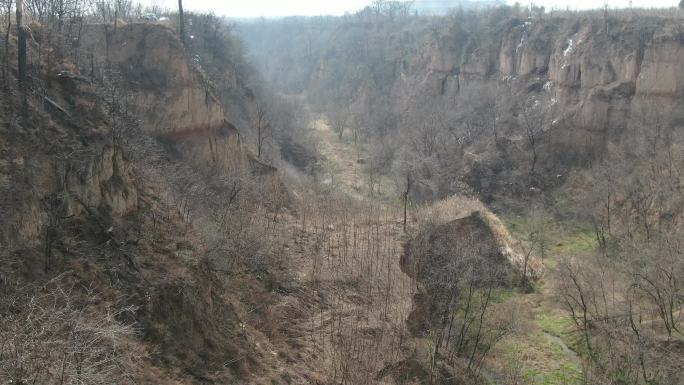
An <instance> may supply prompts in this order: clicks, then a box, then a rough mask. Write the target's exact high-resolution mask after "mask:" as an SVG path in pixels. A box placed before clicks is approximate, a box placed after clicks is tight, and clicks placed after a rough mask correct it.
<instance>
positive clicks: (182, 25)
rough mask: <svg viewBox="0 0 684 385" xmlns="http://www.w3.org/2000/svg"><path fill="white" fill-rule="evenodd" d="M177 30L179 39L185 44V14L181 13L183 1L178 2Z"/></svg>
mask: <svg viewBox="0 0 684 385" xmlns="http://www.w3.org/2000/svg"><path fill="white" fill-rule="evenodd" d="M178 28H179V29H180V30H179V33H180V39H181V41H182V42H185V14H184V13H183V0H178Z"/></svg>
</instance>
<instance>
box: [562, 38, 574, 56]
mask: <svg viewBox="0 0 684 385" xmlns="http://www.w3.org/2000/svg"><path fill="white" fill-rule="evenodd" d="M572 44H573V42H572V39H568V47H567V48H566V49H565V51H563V56H568V55H570V54H571V53H572Z"/></svg>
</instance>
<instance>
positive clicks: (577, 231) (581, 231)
mask: <svg viewBox="0 0 684 385" xmlns="http://www.w3.org/2000/svg"><path fill="white" fill-rule="evenodd" d="M504 222H505V223H506V226H507V227H508V230H509V231H510V232H511V235H513V236H514V237H515V238H516V239H518V240H522V241H524V242H529V240H530V238H531V236H532V234H534V233H536V234H535V235H534V237H536V239H537V240H538V239H539V238H540V236H539V234H538V232H540V231H541V232H543V238H544V239H545V240H546V241H545V250H544V254H545V255H544V264H545V265H546V267H551V268H552V267H555V266H556V264H557V263H558V261H559V259H560V258H562V257H565V256H570V255H582V254H589V253H592V252H594V251H595V250H596V247H597V246H598V244H597V242H596V236H595V234H594V231H593V230H592V228H591V226H589V225H587V224H578V223H573V222H557V221H551V220H549V219H546V220H543V221H540V219H539V218H532V217H529V216H516V217H508V218H504ZM532 244H533V245H534V247H535V251H536V252H537V253H539V254H540V253H541V250H540V248H539V244H538V241H535V242H533V243H532Z"/></svg>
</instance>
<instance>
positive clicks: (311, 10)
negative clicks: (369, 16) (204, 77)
mask: <svg viewBox="0 0 684 385" xmlns="http://www.w3.org/2000/svg"><path fill="white" fill-rule="evenodd" d="M142 1H143V3H147V4H156V5H160V6H163V7H168V8H175V7H176V6H177V5H178V2H177V0H142ZM415 1H416V2H417V3H418V2H422V1H427V2H439V3H446V4H449V3H450V2H452V1H451V0H415ZM506 1H507V2H508V3H511V4H512V3H514V2H515V0H506ZM518 1H519V2H520V4H523V5H527V4H529V3H530V1H529V0H518ZM369 3H370V0H183V5H184V7H185V8H186V9H191V10H202V11H207V10H209V11H213V12H214V13H216V14H218V15H226V16H231V17H259V16H266V17H274V16H289V15H308V16H315V15H341V14H344V13H345V12H347V11H350V12H353V11H356V10H358V9H360V8H363V7H364V6H365V5H367V4H369ZM453 3H457V1H453ZM534 3H535V4H539V5H544V6H546V7H547V8H553V7H555V8H562V9H565V7H566V6H570V8H578V9H584V8H596V7H602V6H603V3H604V0H536V1H534ZM607 3H608V5H609V6H610V7H629V5H630V0H607ZM632 3H633V6H634V7H673V6H676V5H677V4H678V3H679V0H633V1H632Z"/></svg>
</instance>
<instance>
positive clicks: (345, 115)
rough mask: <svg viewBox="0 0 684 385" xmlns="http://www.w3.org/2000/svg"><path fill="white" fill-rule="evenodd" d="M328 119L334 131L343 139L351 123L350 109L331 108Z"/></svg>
mask: <svg viewBox="0 0 684 385" xmlns="http://www.w3.org/2000/svg"><path fill="white" fill-rule="evenodd" d="M328 119H329V121H330V126H331V128H332V129H333V131H335V133H336V134H337V136H338V138H340V139H342V136H343V135H344V130H345V129H346V128H347V123H348V121H349V109H338V108H329V109H328Z"/></svg>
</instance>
